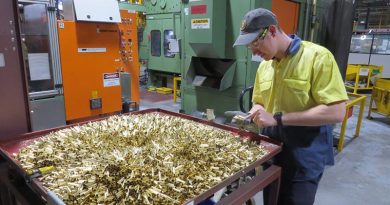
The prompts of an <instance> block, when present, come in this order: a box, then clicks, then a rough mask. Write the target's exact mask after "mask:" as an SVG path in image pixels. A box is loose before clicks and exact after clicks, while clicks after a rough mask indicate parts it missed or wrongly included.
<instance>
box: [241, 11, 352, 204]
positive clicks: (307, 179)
mask: <svg viewBox="0 0 390 205" xmlns="http://www.w3.org/2000/svg"><path fill="white" fill-rule="evenodd" d="M237 45H245V46H247V47H248V48H249V49H251V50H252V53H253V54H254V55H260V56H261V57H262V58H263V59H264V61H263V62H262V63H261V64H260V66H259V68H258V71H257V74H256V80H255V84H254V90H253V98H252V101H253V104H254V106H253V107H252V109H251V110H250V111H249V117H250V118H251V119H252V120H253V122H254V123H256V124H257V125H258V126H260V127H263V128H264V129H263V134H265V135H267V136H269V137H271V138H274V139H278V140H280V141H282V142H283V149H282V153H281V154H279V155H278V156H276V157H275V162H274V163H275V164H277V165H279V166H281V167H282V181H281V187H280V191H279V202H278V203H279V204H288V205H294V204H300V205H301V204H302V205H303V204H313V203H314V199H315V194H316V191H317V187H318V183H319V181H320V179H321V176H322V173H323V171H324V168H325V165H332V164H334V158H333V138H332V129H331V124H334V123H338V122H341V121H342V120H343V118H344V115H345V101H346V100H348V96H347V94H346V91H345V87H344V84H343V80H342V78H341V75H340V71H339V68H338V66H337V64H336V62H335V59H334V57H333V55H332V54H331V53H330V52H329V50H327V49H326V48H324V47H321V46H319V45H316V44H314V43H311V42H307V41H301V39H300V38H299V37H298V36H296V35H291V36H288V35H286V34H285V33H284V32H283V30H282V29H281V28H280V27H279V25H278V21H277V19H276V16H275V15H274V14H273V13H272V12H271V11H269V10H266V9H262V8H259V9H255V10H252V11H250V12H248V13H247V14H246V15H245V17H244V20H243V23H242V26H241V32H240V36H239V37H238V38H237V40H236V42H235V43H234V46H237Z"/></svg>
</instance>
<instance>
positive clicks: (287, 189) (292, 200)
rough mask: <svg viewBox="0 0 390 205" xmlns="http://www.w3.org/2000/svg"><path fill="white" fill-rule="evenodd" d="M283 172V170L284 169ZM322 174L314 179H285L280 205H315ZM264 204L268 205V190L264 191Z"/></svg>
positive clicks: (282, 182)
mask: <svg viewBox="0 0 390 205" xmlns="http://www.w3.org/2000/svg"><path fill="white" fill-rule="evenodd" d="M282 172H283V168H282ZM321 177H322V174H321V175H320V176H318V177H317V178H314V179H308V180H294V179H287V178H285V177H283V173H282V178H281V182H280V189H279V198H278V205H312V204H314V200H315V196H316V193H317V188H318V184H319V182H320V180H321ZM263 193H264V204H265V205H268V204H269V203H268V193H269V190H268V188H265V189H264V192H263Z"/></svg>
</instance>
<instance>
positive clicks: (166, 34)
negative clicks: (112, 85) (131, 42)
mask: <svg viewBox="0 0 390 205" xmlns="http://www.w3.org/2000/svg"><path fill="white" fill-rule="evenodd" d="M144 6H145V8H146V9H145V11H146V12H145V15H146V27H145V30H144V34H143V41H142V42H141V43H140V58H141V59H144V60H146V62H147V68H148V70H149V74H150V76H149V84H151V85H154V86H158V87H160V86H164V85H162V84H164V83H162V82H161V81H160V79H161V76H164V77H165V78H167V77H168V78H169V77H170V76H173V75H179V74H180V73H181V69H180V67H181V66H180V63H181V54H180V47H179V44H180V40H181V36H182V35H181V7H182V3H181V1H180V0H170V1H167V0H160V1H157V0H148V1H145V2H144Z"/></svg>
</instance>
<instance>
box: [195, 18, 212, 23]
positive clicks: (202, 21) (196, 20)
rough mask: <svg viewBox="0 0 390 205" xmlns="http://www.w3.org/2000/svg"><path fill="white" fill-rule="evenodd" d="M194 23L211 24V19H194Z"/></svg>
mask: <svg viewBox="0 0 390 205" xmlns="http://www.w3.org/2000/svg"><path fill="white" fill-rule="evenodd" d="M192 23H209V19H192Z"/></svg>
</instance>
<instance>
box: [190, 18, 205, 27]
mask: <svg viewBox="0 0 390 205" xmlns="http://www.w3.org/2000/svg"><path fill="white" fill-rule="evenodd" d="M191 28H192V29H209V28H210V19H191Z"/></svg>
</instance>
